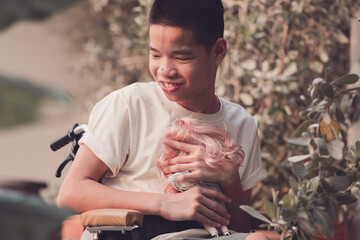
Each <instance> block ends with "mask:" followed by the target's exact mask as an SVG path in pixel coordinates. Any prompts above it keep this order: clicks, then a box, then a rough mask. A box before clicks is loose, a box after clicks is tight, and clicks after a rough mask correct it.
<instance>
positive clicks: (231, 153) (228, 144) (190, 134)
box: [158, 118, 245, 185]
mask: <svg viewBox="0 0 360 240" xmlns="http://www.w3.org/2000/svg"><path fill="white" fill-rule="evenodd" d="M164 138H167V139H170V140H175V141H180V142H184V143H189V144H193V145H198V146H202V147H204V149H205V151H206V154H207V156H206V163H207V164H209V165H212V166H217V165H221V163H222V161H232V162H234V163H235V164H236V165H237V166H238V167H239V166H240V165H241V164H242V163H243V161H244V157H245V153H244V151H243V150H242V148H241V146H239V147H238V146H235V145H234V142H233V140H232V139H231V137H230V135H229V133H228V132H226V130H224V129H221V128H219V127H216V126H214V125H209V124H207V123H205V124H204V123H202V122H200V121H199V120H197V119H194V118H181V119H178V120H176V121H175V122H174V123H173V125H172V127H171V128H170V129H169V130H168V131H167V132H166V133H165V134H164ZM182 155H187V153H186V152H183V151H180V150H178V149H174V148H171V147H168V146H166V145H164V146H163V148H162V150H161V152H160V157H159V162H158V167H159V172H160V175H161V177H162V178H163V180H164V182H166V181H167V178H168V177H169V175H171V174H168V175H165V174H164V173H163V171H162V169H161V166H162V163H163V162H164V161H167V160H169V159H171V158H174V157H176V156H182ZM165 185H166V183H165Z"/></svg>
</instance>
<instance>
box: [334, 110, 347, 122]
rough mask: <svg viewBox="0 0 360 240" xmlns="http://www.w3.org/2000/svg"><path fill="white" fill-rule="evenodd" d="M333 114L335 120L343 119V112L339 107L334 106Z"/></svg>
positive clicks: (341, 120) (342, 120)
mask: <svg viewBox="0 0 360 240" xmlns="http://www.w3.org/2000/svg"><path fill="white" fill-rule="evenodd" d="M335 116H336V120H338V121H339V122H344V121H345V117H344V114H343V113H342V111H341V109H340V108H338V107H336V109H335Z"/></svg>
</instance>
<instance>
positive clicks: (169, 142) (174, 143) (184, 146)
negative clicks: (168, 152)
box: [163, 138, 196, 153]
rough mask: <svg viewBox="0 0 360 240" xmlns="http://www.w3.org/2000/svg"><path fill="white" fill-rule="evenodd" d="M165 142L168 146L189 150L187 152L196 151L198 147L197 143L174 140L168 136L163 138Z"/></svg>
mask: <svg viewBox="0 0 360 240" xmlns="http://www.w3.org/2000/svg"><path fill="white" fill-rule="evenodd" d="M163 143H164V144H165V145H166V146H168V147H172V148H175V149H178V150H180V151H184V152H187V153H191V152H192V151H194V150H195V149H196V145H192V144H189V143H184V142H179V141H174V140H170V139H168V138H165V139H164V140H163Z"/></svg>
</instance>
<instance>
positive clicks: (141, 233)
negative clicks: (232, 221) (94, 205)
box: [50, 123, 280, 240]
mask: <svg viewBox="0 0 360 240" xmlns="http://www.w3.org/2000/svg"><path fill="white" fill-rule="evenodd" d="M87 129H88V127H87V125H86V124H82V125H79V124H78V123H75V124H74V125H73V126H72V127H71V128H70V130H68V131H67V132H66V133H65V134H63V135H61V136H60V137H58V138H56V139H55V140H53V141H52V142H51V144H50V148H51V150H52V151H57V150H59V149H61V148H63V147H65V146H66V145H68V144H70V143H71V150H70V153H69V155H68V156H67V158H66V159H65V160H64V161H63V162H62V163H61V164H60V165H59V167H58V169H57V170H56V173H55V176H56V177H57V178H60V177H61V174H62V171H63V169H64V168H65V166H66V165H67V164H68V163H69V162H71V161H73V160H74V159H75V155H76V153H77V151H78V149H79V143H78V142H79V140H80V138H81V137H82V136H83V134H84V133H85V132H86V131H87ZM74 223H75V224H79V223H81V226H82V229H83V230H84V231H83V232H82V235H81V238H80V240H89V239H93V240H145V239H150V237H149V236H146V235H147V234H145V232H147V231H150V232H152V233H151V234H152V235H154V236H157V235H160V234H163V233H167V232H177V231H182V230H186V229H189V228H191V227H192V226H194V224H195V225H196V224H199V223H197V222H195V221H188V222H185V225H183V226H181V227H179V226H176V225H175V226H171V225H167V220H166V219H164V218H162V217H160V216H148V215H145V216H144V215H143V214H142V213H141V212H138V211H135V210H131V209H96V210H90V211H86V212H83V213H81V214H79V215H77V218H76V219H75V220H74V221H73V223H71V224H74ZM261 224H262V222H261V221H259V220H257V219H255V218H251V228H252V229H253V230H252V232H255V231H261V232H263V233H265V234H266V235H267V236H268V237H269V238H270V239H274V240H277V239H280V235H279V234H278V233H277V232H275V231H267V230H263V229H260V227H259V226H260V225H261ZM159 226H161V227H162V228H164V227H165V228H166V231H164V232H161V231H158V230H154V229H155V228H158V227H159ZM198 226H199V227H200V225H198ZM65 235H66V234H65ZM89 235H90V236H89ZM62 239H64V240H70V239H73V238H69V237H67V236H62Z"/></svg>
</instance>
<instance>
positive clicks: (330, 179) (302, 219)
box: [242, 74, 360, 240]
mask: <svg viewBox="0 0 360 240" xmlns="http://www.w3.org/2000/svg"><path fill="white" fill-rule="evenodd" d="M358 80H359V76H358V75H356V74H348V75H346V76H343V77H340V78H338V79H335V80H334V79H333V78H331V77H330V76H327V77H326V78H325V79H323V78H316V79H314V80H313V82H312V83H311V84H310V87H309V88H308V93H309V94H308V96H307V97H306V96H304V95H302V96H301V99H302V100H303V102H304V104H305V105H306V107H305V109H304V110H302V111H301V112H300V115H301V116H303V118H304V119H303V121H302V123H301V124H300V125H299V127H298V128H297V129H296V130H295V132H294V134H293V137H292V138H288V140H287V141H288V142H289V143H291V144H293V145H294V146H298V148H293V149H291V148H290V151H291V152H292V156H291V157H289V158H288V161H289V162H290V164H291V169H292V172H293V175H294V177H293V176H291V177H290V181H289V184H290V189H289V191H288V192H287V193H286V194H285V195H283V196H279V192H276V191H273V194H272V198H273V201H272V202H270V201H266V202H265V210H266V213H267V215H268V217H269V219H267V218H264V217H263V216H258V215H257V212H256V211H255V210H254V209H251V208H249V207H248V206H247V207H244V206H242V208H243V209H244V210H245V211H247V212H248V213H249V214H251V215H253V216H255V217H258V218H260V219H262V220H263V221H265V222H266V223H267V224H266V225H267V226H270V227H274V228H275V229H276V230H279V231H280V232H281V233H282V234H281V239H289V240H290V239H293V236H295V235H296V236H297V239H311V237H314V236H319V234H321V235H322V236H324V237H328V238H332V237H333V236H334V232H335V229H334V225H333V221H335V220H338V221H339V222H341V221H343V220H344V218H347V217H348V216H351V213H353V216H356V215H357V213H356V211H354V210H355V209H356V208H355V207H356V206H355V205H354V203H355V202H356V201H357V197H356V196H355V195H354V194H353V193H354V192H355V191H356V190H359V188H360V184H359V183H360V140H359V141H357V142H356V143H355V145H354V146H348V145H347V144H346V138H345V134H344V133H345V132H346V130H347V128H348V126H349V125H348V124H349V122H350V121H349V116H350V114H349V113H350V112H351V111H353V109H352V107H351V106H352V104H353V102H354V99H356V98H357V97H359V95H360V87H353V88H351V87H348V85H352V84H354V83H356V82H357V81H358ZM349 210H352V211H349Z"/></svg>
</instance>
